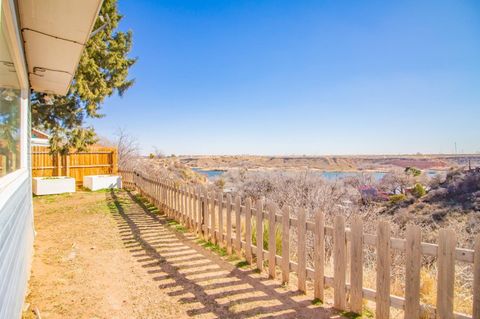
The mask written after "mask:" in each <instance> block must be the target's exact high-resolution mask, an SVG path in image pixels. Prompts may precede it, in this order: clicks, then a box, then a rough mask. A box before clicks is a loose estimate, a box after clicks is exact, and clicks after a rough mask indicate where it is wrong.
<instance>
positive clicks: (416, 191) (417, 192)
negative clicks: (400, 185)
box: [412, 183, 427, 198]
mask: <svg viewBox="0 0 480 319" xmlns="http://www.w3.org/2000/svg"><path fill="white" fill-rule="evenodd" d="M426 193H427V192H426V191H425V187H423V185H422V184H420V183H417V184H415V186H414V187H413V189H412V194H413V196H415V197H416V198H420V197H423V196H425V194H426Z"/></svg>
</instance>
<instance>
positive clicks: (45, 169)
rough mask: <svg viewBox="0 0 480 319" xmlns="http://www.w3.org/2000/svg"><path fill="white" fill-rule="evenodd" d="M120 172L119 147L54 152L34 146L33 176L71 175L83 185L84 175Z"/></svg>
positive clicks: (95, 147) (47, 148)
mask: <svg viewBox="0 0 480 319" xmlns="http://www.w3.org/2000/svg"><path fill="white" fill-rule="evenodd" d="M117 173H118V156H117V149H116V148H113V147H99V146H92V147H91V148H90V149H89V150H88V151H87V152H70V153H67V154H52V153H51V152H50V148H49V147H45V146H32V176H33V177H50V176H70V177H74V178H75V181H76V183H77V185H79V186H80V185H82V183H83V176H86V175H104V174H117Z"/></svg>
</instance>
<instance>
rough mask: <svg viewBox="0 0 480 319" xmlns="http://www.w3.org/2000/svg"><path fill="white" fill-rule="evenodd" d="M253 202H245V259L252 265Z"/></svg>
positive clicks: (248, 200) (248, 199) (249, 200)
mask: <svg viewBox="0 0 480 319" xmlns="http://www.w3.org/2000/svg"><path fill="white" fill-rule="evenodd" d="M251 207H252V200H251V199H250V198H247V199H246V200H245V214H244V215H245V243H246V244H245V257H246V259H247V262H248V263H249V264H252V209H251Z"/></svg>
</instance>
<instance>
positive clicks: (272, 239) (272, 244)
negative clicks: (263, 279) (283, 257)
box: [267, 203, 277, 278]
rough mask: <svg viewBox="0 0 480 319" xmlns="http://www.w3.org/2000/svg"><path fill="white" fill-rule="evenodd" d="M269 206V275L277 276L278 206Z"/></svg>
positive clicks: (271, 276) (270, 204)
mask: <svg viewBox="0 0 480 319" xmlns="http://www.w3.org/2000/svg"><path fill="white" fill-rule="evenodd" d="M267 208H268V275H269V277H270V278H275V275H276V274H275V264H276V263H275V256H276V254H277V242H276V231H275V230H276V227H275V226H276V225H275V212H276V207H275V206H274V205H273V204H272V203H269V205H267Z"/></svg>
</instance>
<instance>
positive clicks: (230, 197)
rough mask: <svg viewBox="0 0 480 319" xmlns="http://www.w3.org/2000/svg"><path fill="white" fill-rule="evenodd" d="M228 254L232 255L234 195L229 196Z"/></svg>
mask: <svg viewBox="0 0 480 319" xmlns="http://www.w3.org/2000/svg"><path fill="white" fill-rule="evenodd" d="M226 241H227V254H229V255H231V254H232V195H230V193H228V194H227V240H226Z"/></svg>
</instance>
